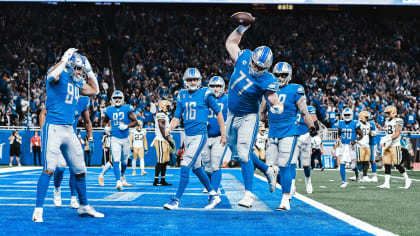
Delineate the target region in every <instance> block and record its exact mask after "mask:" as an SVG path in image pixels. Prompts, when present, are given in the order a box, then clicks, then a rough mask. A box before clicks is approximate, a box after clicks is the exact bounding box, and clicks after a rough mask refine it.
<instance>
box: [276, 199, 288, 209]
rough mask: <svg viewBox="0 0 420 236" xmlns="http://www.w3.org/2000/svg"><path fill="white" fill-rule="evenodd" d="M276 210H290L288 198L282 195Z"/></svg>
mask: <svg viewBox="0 0 420 236" xmlns="http://www.w3.org/2000/svg"><path fill="white" fill-rule="evenodd" d="M276 210H277V211H290V199H289V198H287V197H285V196H284V195H283V198H282V199H281V203H280V206H278V207H277V208H276Z"/></svg>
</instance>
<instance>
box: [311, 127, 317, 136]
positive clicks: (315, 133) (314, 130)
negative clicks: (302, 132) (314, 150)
mask: <svg viewBox="0 0 420 236" xmlns="http://www.w3.org/2000/svg"><path fill="white" fill-rule="evenodd" d="M309 135H311V137H315V136H317V135H318V131H317V130H316V128H315V126H312V127H311V128H309Z"/></svg>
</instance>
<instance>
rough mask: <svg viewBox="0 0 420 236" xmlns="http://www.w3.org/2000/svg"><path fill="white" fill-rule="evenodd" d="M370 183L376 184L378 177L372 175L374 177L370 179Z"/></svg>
mask: <svg viewBox="0 0 420 236" xmlns="http://www.w3.org/2000/svg"><path fill="white" fill-rule="evenodd" d="M370 182H373V183H378V177H377V176H376V175H374V176H373V177H372V178H371V179H370Z"/></svg>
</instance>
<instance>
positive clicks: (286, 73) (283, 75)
mask: <svg viewBox="0 0 420 236" xmlns="http://www.w3.org/2000/svg"><path fill="white" fill-rule="evenodd" d="M273 74H274V76H275V77H276V78H277V79H278V81H279V85H280V87H283V86H285V85H287V84H288V83H289V81H290V80H291V79H292V67H291V66H290V65H289V63H287V62H279V63H277V64H276V65H275V66H274V68H273Z"/></svg>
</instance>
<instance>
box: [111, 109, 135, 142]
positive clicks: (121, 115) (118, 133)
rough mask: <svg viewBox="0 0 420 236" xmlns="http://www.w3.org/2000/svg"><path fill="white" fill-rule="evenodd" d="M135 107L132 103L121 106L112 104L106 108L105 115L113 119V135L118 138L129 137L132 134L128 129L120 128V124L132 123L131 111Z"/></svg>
mask: <svg viewBox="0 0 420 236" xmlns="http://www.w3.org/2000/svg"><path fill="white" fill-rule="evenodd" d="M132 111H133V108H132V107H131V106H130V105H122V106H120V107H114V106H110V107H107V108H106V110H105V115H106V116H107V117H108V118H109V119H110V120H111V136H113V137H116V138H121V139H123V138H127V137H128V135H129V134H130V133H129V131H128V129H126V130H120V129H119V128H118V126H119V125H120V124H126V125H128V124H129V123H131V119H130V118H129V114H130V112H132Z"/></svg>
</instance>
